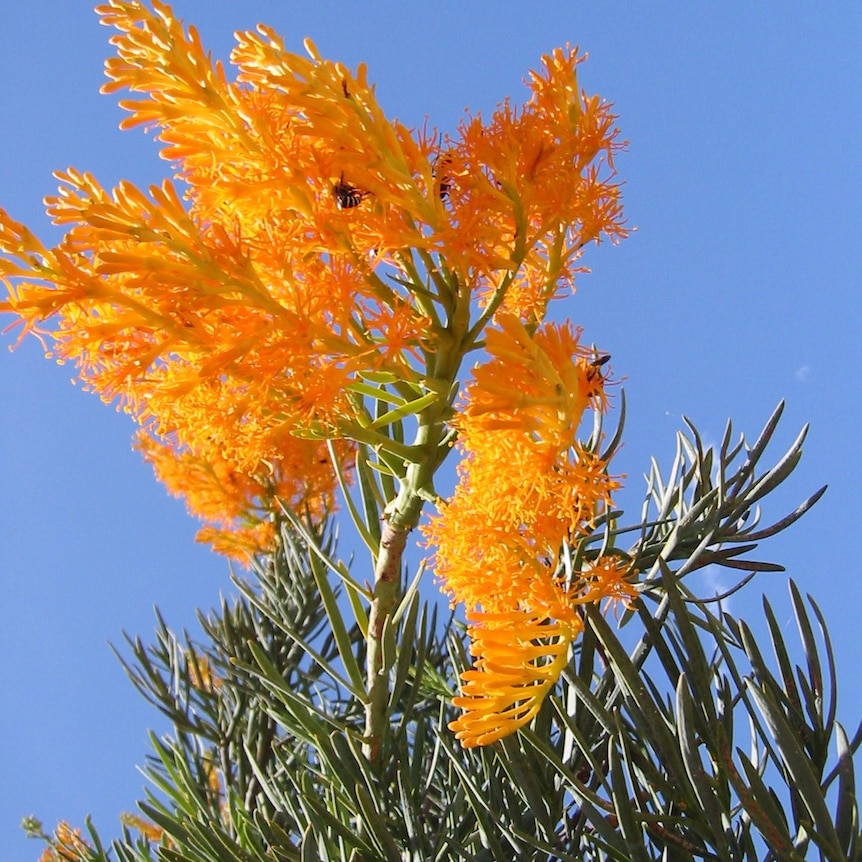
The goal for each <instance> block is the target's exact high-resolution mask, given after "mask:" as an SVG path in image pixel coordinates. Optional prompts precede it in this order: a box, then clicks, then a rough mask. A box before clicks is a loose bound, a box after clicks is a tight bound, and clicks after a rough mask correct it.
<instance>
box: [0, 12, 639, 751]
mask: <svg viewBox="0 0 862 862" xmlns="http://www.w3.org/2000/svg"><path fill="white" fill-rule="evenodd" d="M97 11H98V13H99V14H100V15H101V18H102V22H103V23H104V24H106V25H109V26H111V27H113V28H114V29H115V30H116V35H115V36H114V37H113V38H112V40H111V41H112V43H113V45H114V46H115V48H116V52H117V56H116V57H115V58H113V59H110V60H108V62H107V64H106V72H107V76H108V78H109V83H108V84H106V85H105V87H104V91H105V92H109V93H113V92H119V91H124V92H125V93H126V94H127V96H126V97H125V98H124V99H123V100H122V101H121V102H120V104H121V106H122V107H123V108H124V109H126V110H127V111H128V117H127V118H126V119H125V120H124V121H123V123H122V126H123V127H124V128H130V127H133V126H136V125H143V126H146V127H149V128H153V129H155V130H156V132H157V139H158V140H159V141H160V143H161V146H162V155H163V157H164V158H165V159H166V160H167V161H169V162H170V163H171V165H172V166H173V168H174V171H175V175H174V178H173V179H172V180H165V181H164V182H163V183H162V184H161V185H159V186H153V187H151V188H150V189H148V190H147V191H144V190H140V189H138V188H136V187H134V186H133V185H132V184H131V183H128V182H121V183H120V184H119V185H118V186H117V187H116V188H113V189H106V188H104V187H103V186H102V185H101V184H100V183H99V182H98V180H97V179H96V178H95V177H94V176H92V175H91V174H89V173H86V172H82V171H79V170H77V169H74V168H69V169H67V170H65V171H63V172H60V173H58V174H57V176H58V178H59V180H60V183H61V186H60V190H59V192H58V194H57V195H56V196H54V197H52V198H49V199H48V200H47V208H48V213H49V215H50V216H51V217H52V218H53V220H54V222H55V224H58V225H60V226H62V227H63V228H65V230H66V234H65V236H64V237H63V239H62V241H61V242H60V243H59V244H58V245H57V246H56V247H54V248H47V247H45V246H44V245H43V244H42V243H41V242H40V241H39V240H38V239H37V237H36V236H35V234H34V233H32V232H31V231H30V230H29V229H28V228H27V227H25V226H24V225H22V224H20V223H18V222H16V221H15V220H14V219H13V218H12V217H11V216H10V215H9V214H7V213H6V212H5V211H3V210H0V278H2V280H3V282H4V283H5V284H6V286H7V288H8V298H7V299H6V300H5V301H4V302H2V303H0V310H5V311H9V312H12V313H14V314H15V315H16V316H17V320H18V322H19V323H20V325H21V327H22V334H23V333H26V332H33V333H36V334H37V335H39V337H41V338H42V339H43V341H44V343H45V344H46V348H47V350H48V352H49V353H50V354H51V355H53V356H55V357H56V358H57V359H58V360H59V361H61V362H71V363H73V364H74V365H75V366H76V368H77V371H78V375H79V377H80V379H81V380H82V381H83V383H84V384H85V386H86V387H88V388H90V389H91V390H93V391H95V392H97V393H98V394H99V395H100V396H101V397H102V398H103V399H105V400H106V401H113V402H116V403H118V404H119V405H121V406H122V408H123V409H125V410H126V411H128V413H129V414H130V415H131V416H132V417H134V419H135V420H137V422H138V423H139V424H140V426H141V432H140V437H139V441H138V445H139V448H140V449H141V451H142V452H143V454H144V456H145V457H146V458H147V459H148V460H150V461H151V462H152V463H153V465H154V467H155V469H156V472H157V474H158V475H159V477H160V478H161V479H162V480H163V481H164V483H165V484H166V485H167V487H168V488H169V489H170V490H171V491H172V492H173V493H175V494H178V495H181V496H183V497H184V498H185V500H186V502H187V504H188V506H189V508H190V510H191V511H192V512H194V513H195V514H196V515H198V516H199V517H200V518H201V519H202V520H203V521H204V523H205V527H204V530H203V531H202V533H201V538H203V539H205V540H207V541H210V542H212V543H213V544H214V546H215V547H216V548H217V549H218V550H221V551H224V552H226V553H228V554H231V555H233V556H236V557H240V558H247V557H248V555H249V554H254V553H260V552H267V551H268V550H270V549H271V547H272V542H273V541H274V536H273V532H272V526H271V521H272V514H273V512H276V511H278V507H285V508H287V509H290V510H292V511H293V512H296V513H297V514H298V515H300V516H301V517H303V518H305V517H310V518H312V519H313V520H318V521H319V520H320V519H322V518H324V517H325V516H326V514H327V513H328V512H330V511H331V510H332V508H333V506H334V503H335V497H336V489H337V487H338V482H339V481H341V482H342V483H343V482H344V480H345V478H348V479H349V476H350V472H351V469H352V468H353V465H354V464H355V463H356V461H355V459H356V458H359V459H360V461H361V463H362V464H363V465H365V464H367V463H371V465H372V466H373V467H374V468H375V469H376V470H377V471H378V474H383V475H385V476H386V477H387V479H386V480H385V481H384V482H381V485H380V487H381V488H382V489H384V490H385V489H387V488H388V489H390V490H391V491H392V493H391V494H387V495H386V498H385V499H381V500H380V504H381V509H382V515H383V517H384V524H383V528H382V530H380V531H378V532H379V533H380V538H379V540H378V544H377V546H376V547H374V548H373V550H372V552H373V557H374V565H375V573H374V589H373V591H372V592H371V594H370V599H371V607H370V610H369V620H368V627H367V631H368V639H369V650H368V679H369V682H368V685H369V693H368V712H367V725H368V728H367V739H366V742H367V751H368V753H369V755H370V756H371V757H372V759H373V758H374V757H375V756H376V754H375V752H376V751H377V744H378V742H379V732H380V725H381V722H382V721H383V711H384V710H385V706H386V697H385V680H382V679H381V676H382V674H381V673H380V669H381V667H382V664H381V661H382V659H381V656H380V649H379V646H380V642H381V638H382V635H383V628H384V625H385V622H386V620H387V618H388V617H389V615H390V613H391V611H392V608H393V607H394V604H395V601H396V599H397V591H398V589H399V584H400V580H401V575H402V562H401V558H402V552H403V549H404V546H405V541H406V536H407V533H408V532H409V531H410V530H411V529H413V528H414V527H416V526H417V524H418V523H419V519H420V515H421V511H422V507H423V505H424V502H425V501H428V500H436V499H437V493H436V491H435V489H434V475H435V472H436V470H437V468H438V467H439V465H440V464H441V463H442V461H443V459H444V458H445V457H446V455H447V454H448V452H449V451H450V450H451V443H452V440H453V437H454V434H455V432H456V431H457V432H458V433H460V434H461V435H462V446H463V449H464V452H465V454H466V458H467V461H466V465H467V466H466V467H465V468H464V470H465V472H464V474H463V476H464V477H466V478H464V480H463V481H464V485H463V487H462V488H459V490H458V492H457V493H456V495H455V498H454V499H453V500H452V501H451V502H450V503H449V504H448V506H446V507H444V509H443V513H442V514H441V515H440V516H439V519H438V520H437V521H435V522H434V524H433V526H432V527H431V528H430V533H429V535H430V536H431V537H432V539H433V540H434V541H439V548H438V549H437V559H438V567H439V570H440V574H441V577H443V578H444V579H445V581H446V583H447V588H448V589H449V590H450V592H451V594H452V596H453V598H455V599H456V600H458V601H463V602H465V603H466V605H467V606H468V607H469V608H471V614H475V613H480V612H481V613H487V614H497V615H500V614H503V615H505V614H515V617H513V618H512V619H520V618H521V617H520V616H518V615H525V614H526V617H525V622H524V625H525V626H526V627H527V629H529V631H530V632H532V631H533V629H531V628H529V627H530V626H535V625H542V624H543V621H546V620H548V621H550V620H552V621H553V625H557V626H558V628H555V629H550V628H549V629H548V635H547V637H545V636H544V635H543V636H542V637H543V638H544V640H546V641H548V642H551V641H553V642H554V643H557V642H559V643H562V642H564V641H565V642H566V643H568V641H569V640H571V638H572V637H574V636H575V635H576V634H577V627H578V622H577V613H576V612H575V611H574V610H573V608H575V607H576V604H577V601H576V595H580V593H579V592H578V590H579V589H580V587H577V585H575V584H574V583H573V582H572V583H568V584H562V583H561V582H560V580H559V578H558V577H557V576H556V575H555V574H554V572H553V571H552V568H553V566H552V563H548V562H547V560H553V559H555V555H556V553H557V550H558V547H559V542H561V541H562V540H564V539H566V538H573V537H577V536H578V535H580V534H581V533H582V532H583V531H584V530H587V529H589V526H590V525H591V524H592V522H593V520H594V518H595V515H596V513H597V511H599V510H600V509H601V507H602V506H604V505H606V504H607V501H608V495H609V494H610V492H611V491H612V490H613V487H614V482H613V480H611V479H609V478H608V475H607V472H606V469H605V468H606V465H605V464H603V463H601V462H600V461H599V460H597V458H596V456H595V454H594V453H592V452H590V451H587V450H586V449H584V448H583V447H580V446H579V444H577V442H576V440H575V436H574V432H575V429H576V426H577V424H578V422H579V419H580V415H581V413H582V412H583V410H584V409H585V408H586V406H587V405H588V404H593V405H598V406H600V405H602V404H603V403H604V395H603V387H602V383H603V377H602V374H601V367H600V365H598V364H596V357H595V356H593V355H591V354H590V353H589V352H588V351H585V350H583V349H582V348H580V347H579V346H578V345H577V340H576V338H575V336H574V333H573V331H572V330H571V329H570V328H566V327H562V328H555V327H547V328H545V329H541V330H538V331H536V327H538V326H539V325H540V324H541V323H542V321H543V320H544V318H545V315H546V311H547V308H548V303H549V302H550V300H551V299H553V298H554V297H556V296H558V295H560V294H562V293H567V292H571V290H572V289H573V278H574V276H575V274H576V273H577V272H578V270H579V268H580V264H579V258H580V256H581V254H582V250H583V248H584V246H585V245H586V244H587V243H590V242H592V241H596V242H598V241H599V240H601V239H602V238H609V239H611V240H612V241H615V240H617V239H619V238H621V237H623V236H625V233H626V230H625V228H624V226H623V219H622V211H621V206H620V199H619V187H618V185H617V184H616V183H615V181H614V178H615V170H614V166H613V156H614V153H615V151H616V150H617V149H618V148H619V147H620V146H621V144H620V143H619V142H618V141H617V130H616V128H615V127H614V117H613V115H612V113H611V111H610V108H609V106H608V105H607V103H605V102H603V101H601V99H600V98H599V97H597V96H588V95H586V94H585V93H584V92H583V91H582V90H581V89H580V88H579V86H578V81H577V66H578V65H579V64H580V63H581V62H582V60H583V58H582V57H581V56H579V55H578V53H577V51H576V50H572V49H569V48H566V49H565V50H563V49H558V50H556V51H554V52H553V54H551V55H549V56H546V57H544V58H543V61H542V67H541V69H540V70H539V71H537V72H532V73H531V74H530V78H529V80H528V82H527V83H528V87H529V98H528V100H527V101H526V103H525V104H524V105H522V106H520V107H515V106H513V105H511V104H510V103H509V102H505V103H504V104H502V105H501V106H500V107H499V108H498V109H497V110H496V111H494V112H493V114H492V115H491V116H490V117H489V118H488V119H487V120H483V118H482V117H480V116H478V115H477V116H468V117H467V118H466V119H465V120H464V121H463V122H462V123H461V125H460V127H459V128H458V130H457V132H456V133H454V134H452V135H447V134H438V133H436V132H433V131H432V132H429V131H422V132H418V133H417V132H415V131H413V130H411V129H408V128H407V127H406V126H404V125H403V124H402V123H400V122H398V121H396V120H390V119H388V118H387V117H386V116H385V114H384V112H383V110H382V109H381V107H380V105H379V104H378V102H377V99H376V96H375V93H374V89H373V87H372V86H371V85H370V84H369V83H368V79H367V74H366V69H365V67H364V66H360V67H359V68H358V69H357V70H355V71H351V70H349V69H347V68H346V67H344V66H343V65H341V64H340V63H335V62H331V61H329V60H325V59H323V58H321V57H320V55H319V54H318V52H317V49H316V48H315V47H314V45H313V44H312V43H311V42H306V44H305V48H306V52H307V56H304V55H297V54H294V53H291V52H290V51H288V50H287V48H286V47H285V45H284V43H283V41H282V40H281V38H280V37H279V36H277V35H276V34H275V33H274V32H273V31H272V30H270V29H269V28H267V27H263V26H259V27H258V28H257V30H256V31H254V32H242V33H238V34H237V47H236V48H235V49H234V51H233V53H232V56H231V61H232V63H233V65H234V67H235V70H236V73H235V76H234V77H233V78H230V77H229V76H228V74H227V72H226V70H225V68H224V67H223V66H222V64H221V63H218V62H216V63H214V62H213V61H212V59H211V58H210V56H209V54H207V53H206V52H205V50H204V48H203V47H202V45H201V43H200V40H199V38H198V34H197V32H196V31H195V29H194V28H193V27H189V28H185V27H184V26H183V25H182V23H181V22H180V21H178V20H177V19H176V18H175V16H174V14H173V12H172V11H171V9H170V7H169V6H167V5H166V4H164V3H161V2H159V0H153V2H152V5H151V6H148V5H145V4H144V3H142V2H138V0H110V2H108V3H107V4H106V5H103V6H100V7H98V9H97ZM495 321H496V325H493V324H494V323H495ZM533 332H535V333H536V334H535V335H533V334H532V333H533ZM484 339H487V341H484ZM483 346H487V349H488V351H489V352H490V353H491V355H492V357H493V358H492V361H491V363H489V364H488V365H486V366H483V367H480V369H479V370H478V371H477V373H476V380H475V384H474V386H473V388H472V390H471V396H470V397H471V402H470V404H471V406H470V407H469V408H468V409H467V411H466V413H465V414H464V415H463V416H461V417H458V416H457V415H456V414H457V413H458V410H457V408H456V407H455V405H454V399H455V397H456V395H457V392H458V389H459V378H460V375H461V373H462V367H463V364H464V360H465V358H466V357H467V356H468V355H469V354H470V353H472V352H473V351H478V350H480V349H481V348H482V347H483ZM513 396H514V397H513ZM408 422H412V433H413V439H412V440H409V439H407V438H406V437H405V435H404V429H405V428H408V427H409V426H408V425H407V423H408ZM503 467H505V468H507V469H502V468H503ZM516 469H520V470H521V471H522V475H527V476H530V477H532V478H531V480H530V482H529V483H523V482H517V481H516V476H515V473H514V472H513V471H514V470H516ZM507 483H508V484H507ZM492 499H496V500H497V503H498V510H494V511H492V510H491V509H489V508H488V507H489V506H490V505H491V501H492ZM507 506H508V507H509V510H508V511H507V510H506V507H507ZM459 530H460V534H459ZM371 533H372V531H368V534H369V535H371ZM470 541H473V542H474V543H479V544H480V545H481V547H479V548H478V549H475V548H474V549H473V551H471V552H470V553H467V554H464V555H463V561H462V562H461V563H460V564H459V565H460V568H459V565H456V564H455V560H456V559H457V558H458V557H459V556H461V551H460V549H461V548H466V546H467V545H468V544H469V542H470ZM585 577H586V576H585ZM495 590H496V591H497V593H498V598H497V600H496V601H493V602H492V601H491V599H490V596H491V595H492V593H493V592H494V591H495ZM581 592H583V594H584V595H590V596H593V593H592V592H590V589H586V588H585V591H583V590H582V591H581ZM611 592H612V590H611ZM604 594H607V593H603V595H604ZM593 597H594V598H598V597H599V596H598V594H596V595H595V596H593ZM591 600H592V599H591ZM480 608H481V611H479V609H480ZM543 614H544V616H543ZM495 619H496V618H495ZM507 620H508V622H506V623H505V625H507V626H510V624H511V620H509V618H507ZM494 625H496V623H494V624H492V622H491V617H488V618H487V620H486V621H485V622H484V623H482V626H483V627H484V630H485V631H486V632H490V631H491V629H492V628H494ZM515 629H517V624H516V625H515ZM527 629H525V631H526V630H527ZM501 630H502V629H501ZM512 631H514V629H513V630H512ZM484 637H485V641H480V640H479V639H478V637H477V643H480V642H487V643H490V640H489V638H490V635H489V634H485V635H484ZM512 637H515V638H516V640H517V637H516V635H515V634H512ZM510 640H511V638H510ZM535 640H536V636H534V635H533V634H525V635H524V637H523V638H521V640H519V641H518V643H520V642H521V641H523V642H524V643H526V642H530V643H533V642H535ZM492 652H494V649H492V648H490V647H489V648H487V649H485V654H486V657H487V655H490V653H492ZM559 654H560V655H562V652H560V653H559ZM548 655H550V653H548ZM561 660H562V659H559V658H554V659H553V660H551V661H550V665H548V667H556V666H557V663H558V662H559V661H561ZM491 664H492V663H491V662H490V661H488V662H486V666H485V670H484V671H483V672H485V673H487V671H488V670H489V669H490V668H491ZM533 665H534V670H536V671H537V673H539V676H542V675H543V674H544V675H545V676H548V674H549V673H550V672H549V671H547V668H546V666H545V665H544V664H541V663H540V662H539V663H537V662H533ZM471 739H474V740H475V741H482V740H483V739H484V737H482V735H481V734H479V735H477V736H474V737H471Z"/></svg>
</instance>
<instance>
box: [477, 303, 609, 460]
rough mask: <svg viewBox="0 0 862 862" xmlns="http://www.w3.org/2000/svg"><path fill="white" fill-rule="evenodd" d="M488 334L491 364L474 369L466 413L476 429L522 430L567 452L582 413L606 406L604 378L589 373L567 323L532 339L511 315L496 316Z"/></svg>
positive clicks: (585, 353) (575, 335)
mask: <svg viewBox="0 0 862 862" xmlns="http://www.w3.org/2000/svg"><path fill="white" fill-rule="evenodd" d="M496 320H497V323H498V324H499V326H500V329H499V330H497V329H492V330H488V332H487V342H486V348H487V350H488V353H489V354H490V355H491V360H490V361H489V362H487V363H485V364H484V365H481V366H479V367H478V368H476V370H475V372H474V382H473V383H472V384H470V386H469V387H468V393H469V402H468V404H467V407H466V410H465V412H466V414H467V415H468V416H470V417H472V418H474V419H476V420H477V422H478V424H479V427H482V428H486V429H492V428H521V429H522V430H523V431H525V432H528V433H531V434H533V435H536V436H537V438H538V439H540V440H542V441H543V442H544V444H545V445H547V446H549V447H551V448H553V449H556V448H567V447H568V446H570V445H571V444H572V442H573V439H574V434H575V432H576V431H577V428H578V425H579V424H580V422H581V417H582V416H583V413H584V410H585V409H586V408H587V406H588V405H589V404H590V403H591V402H592V403H593V404H595V406H596V407H597V408H599V409H603V408H604V405H605V401H604V393H603V388H602V384H603V381H604V378H603V377H602V376H601V375H600V374H598V375H597V374H596V373H595V372H594V371H591V366H590V364H589V359H588V357H590V355H591V354H590V352H589V351H587V350H585V349H584V348H582V347H580V345H579V343H578V337H579V332H578V331H576V330H574V329H573V328H572V326H571V324H570V323H568V322H567V323H565V324H563V325H556V324H554V325H548V326H545V327H544V328H542V329H541V330H539V331H538V332H537V333H536V334H535V336H531V335H530V334H529V332H528V331H527V329H526V328H525V327H524V325H523V324H522V323H521V322H520V321H519V320H518V319H517V318H515V317H514V316H512V315H509V314H498V315H497V316H496Z"/></svg>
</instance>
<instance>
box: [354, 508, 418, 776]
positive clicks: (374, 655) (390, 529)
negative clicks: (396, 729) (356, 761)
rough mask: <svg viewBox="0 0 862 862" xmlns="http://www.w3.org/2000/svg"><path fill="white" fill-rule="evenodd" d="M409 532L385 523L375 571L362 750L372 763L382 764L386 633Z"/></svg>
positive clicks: (387, 696)
mask: <svg viewBox="0 0 862 862" xmlns="http://www.w3.org/2000/svg"><path fill="white" fill-rule="evenodd" d="M409 532H410V530H409V528H407V529H405V528H403V527H394V526H393V525H392V524H390V523H389V522H388V521H386V522H384V524H383V534H382V536H381V538H380V553H379V554H378V556H377V566H376V568H375V571H374V598H373V599H372V600H371V611H370V614H369V617H368V653H367V658H366V670H367V678H368V701H367V702H366V704H365V740H364V743H363V747H362V751H363V753H364V754H365V756H366V757H367V758H368V759H369V761H371V763H377V762H378V761H379V760H380V744H381V741H382V739H383V733H384V729H385V726H386V720H387V715H386V713H387V709H386V708H387V705H388V701H389V677H388V669H387V668H385V667H384V666H383V630H384V628H385V626H386V621H387V620H388V619H389V618H390V617H391V616H392V612H393V610H394V609H395V605H396V603H397V601H398V597H399V593H400V589H401V560H402V558H403V556H404V548H405V546H406V544H407V536H408V534H409Z"/></svg>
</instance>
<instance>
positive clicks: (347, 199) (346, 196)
mask: <svg viewBox="0 0 862 862" xmlns="http://www.w3.org/2000/svg"><path fill="white" fill-rule="evenodd" d="M370 194H371V192H364V191H362V189H358V188H356V186H352V185H350V183H346V182H344V174H343V173H342V174H341V177H340V178H339V180H338V182H337V183H336V184H335V185H334V186H333V187H332V196H333V197H334V198H335V205H336V206H337V207H338V208H339V209H340V210H349V209H353V207H358V206H359V204H361V203H362V201H363V199H364V198H366V197H368V195H370Z"/></svg>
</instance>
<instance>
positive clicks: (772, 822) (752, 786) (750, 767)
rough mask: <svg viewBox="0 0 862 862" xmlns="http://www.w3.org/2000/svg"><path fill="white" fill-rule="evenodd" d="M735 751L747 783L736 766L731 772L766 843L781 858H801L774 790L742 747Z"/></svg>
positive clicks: (739, 792) (747, 809) (741, 799)
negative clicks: (771, 790) (777, 802)
mask: <svg viewBox="0 0 862 862" xmlns="http://www.w3.org/2000/svg"><path fill="white" fill-rule="evenodd" d="M736 754H737V757H738V758H739V761H740V763H741V764H742V769H743V771H744V772H745V778H746V781H747V782H748V783H747V784H744V783H743V782H742V780H741V776H740V775H739V773H737V772H736V771H735V769H731V772H730V774H731V776H732V778H733V784H734V787H735V789H736V792H737V794H738V795H739V799H740V801H741V802H742V805H743V808H744V809H745V811H746V813H747V814H748V816H749V817H750V818H751V819H752V821H753V822H754V824H755V825H756V826H757V828H758V830H760V834H761V835H762V836H763V837H764V839H765V841H766V844H767V846H768V847H769V848H770V850H772V852H774V853H776V854H778V858H779V859H784V860H788V862H791V860H793V862H801V860H800V859H799V856H798V854H797V853H796V852H795V851H794V847H793V839H792V838H791V836H790V832H789V831H788V829H787V821H786V819H785V817H784V814H783V812H782V811H781V809H780V808H779V807H778V805H777V804H776V802H775V798H774V796H773V794H772V793H770V792H769V789H768V788H767V786H766V785H765V784H764V783H763V779H762V778H761V777H760V773H759V772H758V771H757V769H756V768H755V766H754V764H753V763H752V762H751V761H750V760H749V759H748V757H746V756H745V754H744V753H743V752H742V751H740V750H739V749H737V752H736Z"/></svg>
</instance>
